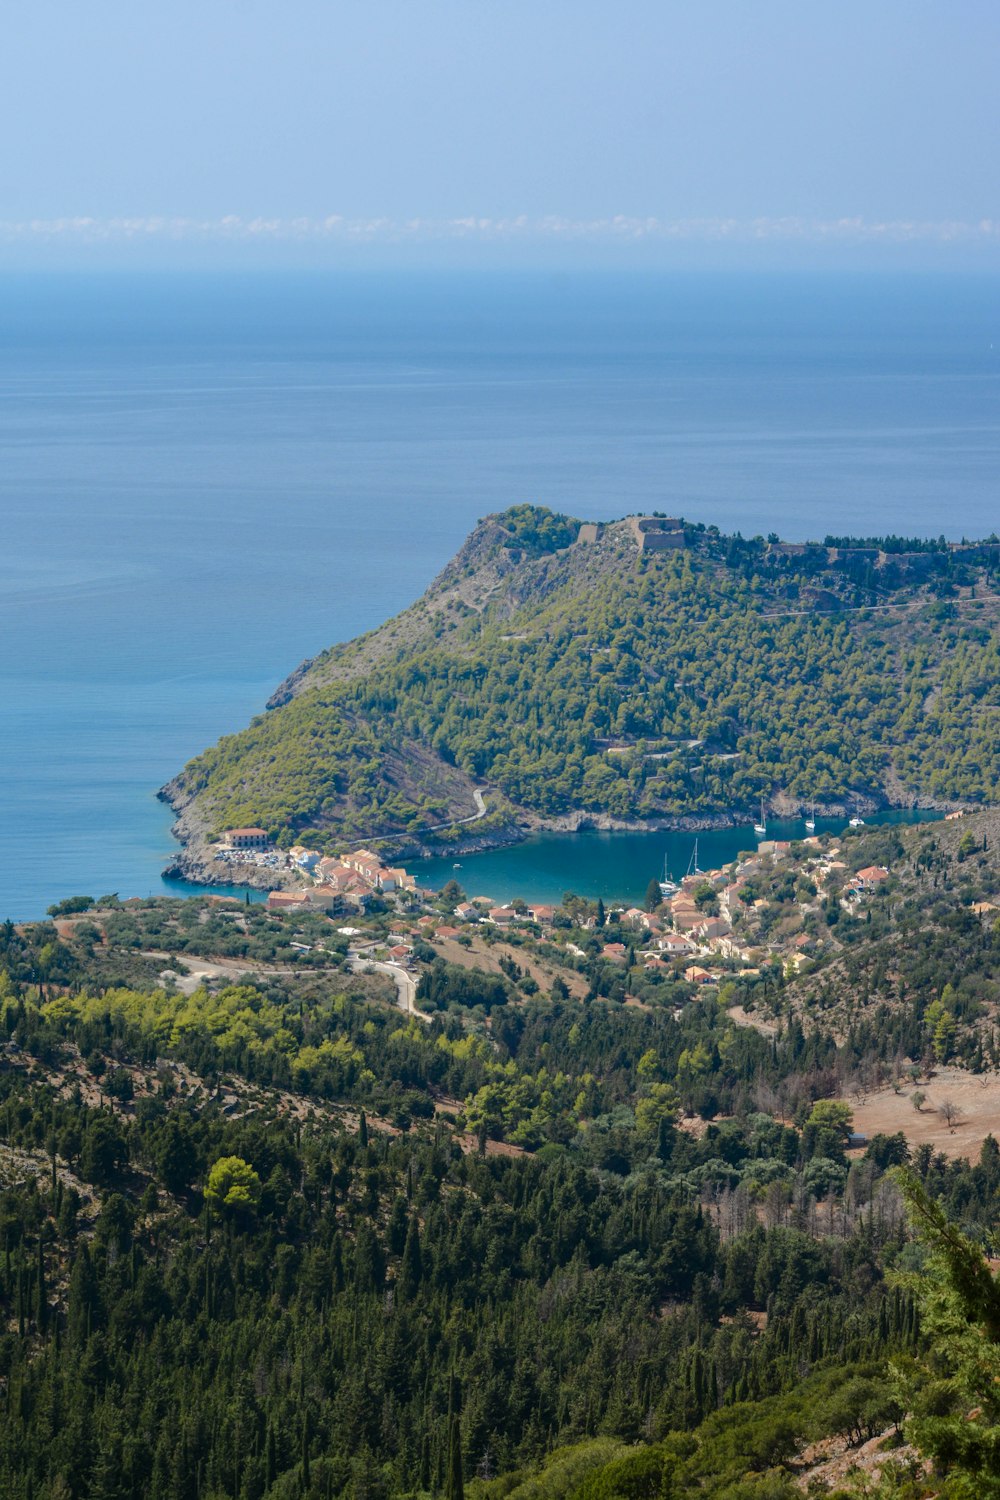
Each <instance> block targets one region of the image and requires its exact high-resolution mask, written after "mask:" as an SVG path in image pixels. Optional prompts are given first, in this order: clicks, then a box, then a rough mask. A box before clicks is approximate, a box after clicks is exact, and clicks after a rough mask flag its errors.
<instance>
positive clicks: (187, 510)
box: [0, 274, 1000, 917]
mask: <svg viewBox="0 0 1000 1500" xmlns="http://www.w3.org/2000/svg"><path fill="white" fill-rule="evenodd" d="M998 391H1000V280H998V279H984V278H974V277H966V278H951V279H949V278H944V277H931V276H928V277H919V278H918V277H914V278H895V279H888V278H883V277H859V278H851V277H836V276H822V277H806V276H796V277H786V278H779V277H767V276H760V275H758V276H745V277H738V276H728V275H713V276H706V277H701V278H699V277H696V276H672V277H668V276H664V277H629V276H611V275H605V276H591V277H577V276H563V277H557V276H552V275H538V276H528V275H500V274H497V275H481V276H457V277H456V276H450V277H433V276H421V277H404V276H398V275H397V276H389V275H378V276H375V275H372V276H369V277H365V276H360V275H353V276H341V277H338V276H326V277H323V276H304V275H286V276H275V275H269V276H266V275H260V276H256V277H247V278H242V279H241V278H222V277H200V276H195V275H187V276H174V277H169V276H156V275H147V276H142V277H101V276H90V277H70V276H42V275H39V276H36V277H6V278H4V279H2V280H0V455H2V465H0V641H2V644H3V651H2V655H0V841H2V842H0V853H2V856H3V857H2V859H0V915H7V914H9V915H11V916H14V917H27V916H34V915H38V914H40V913H41V912H42V911H44V909H45V907H46V906H47V905H48V904H49V902H51V901H52V900H54V899H57V898H59V897H62V896H66V895H71V894H75V893H90V894H94V895H100V894H102V893H104V892H106V891H112V890H116V891H118V892H119V893H120V894H121V895H123V896H124V895H129V894H146V893H148V892H150V891H159V890H163V889H166V888H167V887H165V886H164V884H163V883H162V881H161V879H160V870H161V868H162V866H163V863H164V862H165V860H166V859H167V858H168V857H169V854H170V852H171V839H170V821H171V820H170V814H169V811H168V810H167V809H166V808H164V807H163V806H162V805H161V804H159V803H158V802H157V801H156V799H155V791H156V789H157V788H158V787H159V786H160V785H161V784H162V783H163V782H164V781H165V780H167V779H168V778H169V777H170V775H171V774H172V773H173V772H174V771H176V770H177V769H178V768H179V767H180V766H181V765H182V764H183V763H184V762H185V760H187V759H188V757H190V756H191V755H192V754H194V753H196V752H197V751H198V750H200V749H201V748H202V747H203V746H204V745H206V744H208V743H211V742H212V741H214V740H215V739H216V738H218V736H219V735H220V734H224V733H227V732H230V731H232V730H235V729H237V728H239V727H240V726H241V725H242V724H244V723H245V722H246V721H247V719H248V718H249V717H250V716H251V715H252V714H253V713H255V712H258V711H259V710H260V709H261V708H262V706H263V704H264V702H265V700H266V698H267V696H268V694H269V692H270V691H271V689H272V688H273V687H274V685H275V684H276V683H277V682H278V681H279V680H280V679H281V678H282V677H283V676H284V675H285V674H286V673H287V672H288V670H289V669H290V668H291V667H293V666H294V665H295V664H296V663H297V662H298V661H300V660H301V659H302V658H303V657H304V656H306V655H309V654H311V653H313V652H315V651H317V650H319V649H320V648H322V647H323V646H326V645H328V644H330V643H331V642H332V641H336V640H342V639H347V638H349V637H351V636H353V635H355V634H357V633H358V632H359V631H362V630H366V629H369V628H371V627H372V626H374V625H376V624H378V623H379V622H380V621H381V620H383V619H384V618H386V617H387V616H388V615H391V614H392V613H394V612H395V611H396V610H398V609H399V608H401V607H402V606H404V605H405V604H407V603H409V602H410V601H411V600H412V599H414V598H415V597H416V596H417V595H418V594H419V593H420V592H421V591H422V590H423V588H424V587H425V586H426V584H427V583H428V582H429V580H430V579H431V578H432V577H433V576H434V574H435V573H436V572H437V571H438V570H439V569H440V567H441V566H442V565H443V563H444V562H445V561H446V560H447V559H448V557H449V556H451V554H452V553H453V552H454V551H455V549H456V548H457V547H458V546H459V545H460V543H461V541H462V539H463V537H464V536H465V534H466V533H467V531H468V530H469V528H470V527H471V526H472V525H474V524H475V522H476V520H477V519H478V518H479V517H480V516H482V515H484V514H486V513H487V512H488V511H491V510H497V509H501V508H503V507H505V506H506V505H508V504H511V503H513V502H515V501H521V500H532V501H537V502H540V503H544V504H548V505H551V506H554V507H557V508H561V509H565V510H569V511H571V512H573V513H574V514H577V515H580V516H591V517H611V516H615V515H622V514H625V513H627V512H629V511H637V510H647V509H660V510H666V511H668V512H680V513H682V514H684V515H686V516H688V517H690V518H692V519H694V520H703V521H705V522H706V523H712V522H714V523H716V524H718V525H720V526H722V527H723V528H725V529H740V530H742V531H743V532H744V533H745V534H752V533H755V532H758V531H760V532H768V531H771V530H774V531H778V532H780V533H781V534H783V535H784V536H787V537H790V538H801V537H805V536H810V535H812V536H816V535H820V536H821V535H823V534H825V533H826V532H828V531H838V532H839V531H857V532H865V533H868V532H883V531H900V532H915V533H921V534H935V535H937V534H939V533H942V532H943V533H944V534H945V535H947V536H949V537H960V536H961V535H963V534H967V535H970V536H971V535H977V534H983V533H987V532H989V531H991V530H992V529H993V528H994V527H995V526H996V525H997V516H998V505H997V491H996V476H997V474H998V472H1000V412H998ZM581 837H583V838H586V837H589V836H581ZM631 838H632V836H631V835H624V836H623V839H624V842H623V843H622V845H621V849H622V851H625V850H627V849H628V848H629V847H630V844H629V842H628V841H629V840H631ZM544 847H545V849H546V850H548V849H549V845H548V844H546V845H545V846H544ZM578 847H579V848H581V849H584V850H589V848H590V845H589V844H586V843H584V844H582V845H579V846H578V845H576V844H574V845H572V848H573V849H574V850H575V849H577V848H578ZM616 847H617V846H616ZM654 852H655V851H654V850H653V849H652V848H651V849H650V851H649V854H650V857H649V858H648V859H647V857H646V855H645V853H643V855H642V860H641V863H642V867H643V868H642V875H641V878H640V885H641V887H642V888H643V889H644V887H645V883H646V881H647V880H648V878H649V873H650V872H651V867H652V868H654V869H655V868H658V867H659V866H660V865H661V864H662V850H661V851H660V852H659V854H657V855H656V857H655V858H653V857H652V856H653V854H654ZM681 852H683V851H681ZM548 857H549V855H548V854H547V853H546V854H543V853H542V852H541V850H540V849H539V850H538V851H536V850H535V846H534V845H526V846H521V847H520V848H519V849H518V850H514V851H508V852H506V853H505V854H504V855H503V856H501V855H497V856H489V858H491V859H500V858H506V859H510V860H515V861H525V860H527V861H529V862H530V861H535V860H537V861H539V863H538V866H537V867H538V870H539V875H538V878H539V880H541V879H542V874H541V871H542V870H543V868H544V861H545V860H546V859H548ZM619 857H620V858H622V859H623V860H627V862H628V863H629V865H631V864H632V863H633V860H632V855H631V854H626V853H624V852H623V853H622V854H621V855H620V856H619V855H617V854H616V855H614V856H612V855H610V854H609V853H607V852H606V851H605V850H604V846H603V845H602V846H601V854H600V869H603V868H605V867H606V866H607V865H608V862H609V860H611V859H612V858H615V859H617V858H619ZM578 859H579V856H578V855H577V854H575V853H574V854H572V855H571V856H570V855H567V862H570V863H575V862H577V861H578ZM635 862H636V864H638V862H639V861H638V860H636V861H635ZM684 862H685V863H686V860H685V861H684ZM529 873H530V868H529V866H524V867H523V868H522V873H521V875H520V876H519V881H520V884H519V889H521V890H522V891H523V892H524V893H525V894H532V890H531V889H530V888H529V886H528V884H527V879H528V875H529ZM553 878H556V877H553ZM594 878H595V879H596V878H599V873H598V874H595V876H594ZM600 878H603V877H600ZM616 879H617V877H616ZM499 880H500V872H499V869H498V872H497V875H496V880H495V882H494V883H495V884H496V882H499ZM559 882H562V883H561V884H560V889H559V892H558V894H561V893H562V890H563V889H565V888H566V886H567V885H575V886H576V887H577V888H578V889H581V888H582V885H583V881H582V878H581V876H580V875H579V874H578V875H577V877H576V878H575V879H573V880H567V881H562V877H561V875H559V876H558V879H557V883H559ZM484 884H488V882H487V881H486V878H485V876H484ZM504 889H507V888H505V887H501V886H500V885H499V884H496V889H495V890H493V891H491V892H490V893H491V894H495V895H496V896H497V897H500V896H502V895H503V894H504ZM629 889H630V890H631V889H632V887H631V886H629ZM621 893H625V892H624V891H623V892H621ZM640 893H641V892H640Z"/></svg>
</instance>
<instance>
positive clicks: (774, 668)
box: [169, 507, 1000, 843]
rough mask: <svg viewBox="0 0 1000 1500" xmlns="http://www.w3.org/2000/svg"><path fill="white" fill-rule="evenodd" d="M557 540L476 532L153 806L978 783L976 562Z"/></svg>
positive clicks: (716, 538) (709, 806)
mask: <svg viewBox="0 0 1000 1500" xmlns="http://www.w3.org/2000/svg"><path fill="white" fill-rule="evenodd" d="M524 510H528V511H529V512H530V513H529V514H528V515H527V516H525V515H524V514H522V511H524ZM577 529H578V528H577V523H576V522H569V521H568V520H567V518H565V517H558V516H551V515H549V513H548V512H544V511H537V510H534V509H533V508H523V507H522V508H516V509H515V511H514V512H508V513H506V515H505V516H500V517H498V518H493V519H492V520H491V521H490V522H489V523H484V526H483V527H482V528H481V529H480V532H478V533H476V534H474V536H473V538H472V539H471V540H470V542H469V544H467V547H466V549H464V551H463V553H462V554H460V555H459V558H458V559H456V562H455V563H453V564H452V565H450V567H449V569H447V570H446V571H445V573H444V574H443V575H442V579H441V580H439V581H438V583H437V584H436V585H435V586H434V588H433V589H432V590H430V591H429V593H428V594H427V595H426V596H425V598H424V599H423V600H422V601H419V603H418V604H417V605H415V606H414V607H413V609H411V610H410V611H408V612H407V613H406V614H405V615H404V616H401V617H400V619H399V620H398V621H394V622H391V623H390V625H389V626H386V627H384V628H383V631H382V632H375V633H374V635H373V636H369V637H365V638H363V639H362V640H361V641H359V642H358V643H357V645H356V646H346V647H339V648H336V649H335V650H334V651H332V652H329V653H327V654H326V655H325V656H324V657H321V658H318V659H317V661H316V662H315V663H313V664H311V665H310V667H309V669H308V670H306V671H305V672H304V674H303V675H302V676H301V678H300V679H298V680H297V681H296V683H295V689H294V696H293V697H291V699H290V700H289V701H287V702H284V703H283V704H282V705H281V706H280V707H278V708H276V709H274V710H273V711H271V712H270V713H268V714H265V715H263V716H262V717H260V718H258V719H256V720H255V721H254V722H253V724H252V725H251V726H250V727H249V728H248V729H247V730H245V731H244V732H243V733H241V734H237V735H233V736H230V737H228V738H226V739H224V740H222V741H220V743H219V744H218V745H217V746H215V747H214V748H213V749H210V750H206V751H205V752H204V753H203V754H202V755H201V756H199V757H198V758H197V759H196V760H194V761H192V762H191V764H190V765H189V766H187V767H186V768H185V770H184V772H183V773H182V775H181V776H180V777H179V778H178V780H177V782H176V783H174V784H173V785H172V786H171V788H169V794H170V796H171V798H172V799H173V800H174V801H175V802H176V803H178V804H179V805H181V806H185V805H188V804H190V803H191V802H193V803H194V805H195V807H196V808H197V810H198V813H199V816H200V818H201V821H202V824H203V826H204V825H205V824H208V825H209V826H211V827H221V826H225V825H235V824H240V823H245V822H253V823H255V824H256V823H260V824H263V825H264V826H266V827H267V828H268V829H269V830H270V831H271V832H272V833H273V834H274V835H275V836H276V837H277V838H278V839H279V841H283V842H289V841H291V840H293V839H294V838H300V837H308V838H309V839H311V840H312V841H314V842H316V843H323V842H324V839H327V840H329V839H331V838H332V839H333V840H334V841H336V840H338V839H340V840H343V839H344V838H352V837H357V838H368V837H372V836H374V835H377V834H379V833H383V834H389V833H394V834H400V833H403V834H405V833H410V834H411V835H414V836H416V835H418V834H420V833H421V832H422V831H423V830H425V829H427V828H428V827H430V826H433V825H436V824H442V823H444V824H446V825H447V824H449V823H450V822H451V820H452V819H454V818H455V817H457V816H460V815H463V814H464V815H468V814H470V813H471V812H472V811H474V807H473V803H472V799H471V789H472V788H473V786H476V785H488V786H489V787H491V788H492V789H494V791H495V793H496V794H499V795H498V798H497V799H496V800H495V805H494V811H496V810H500V809H503V808H504V807H505V806H507V805H509V804H512V805H513V806H514V807H516V808H518V809H521V810H522V811H526V812H529V813H531V814H534V815H536V816H538V817H541V818H552V817H556V816H560V815H564V814H567V813H569V812H572V811H582V812H585V813H593V814H608V815H612V816H615V817H618V818H623V819H664V818H666V819H669V818H675V817H678V816H686V815H691V814H697V815H702V816H709V815H719V814H723V815H725V814H729V813H731V812H733V811H734V810H742V811H743V812H746V811H747V810H750V809H752V808H753V807H754V806H755V805H756V803H757V799H758V798H759V797H760V796H761V795H764V796H766V797H769V798H770V797H772V796H774V795H776V794H777V793H779V792H785V793H787V794H788V795H789V796H791V797H792V798H794V799H797V800H799V801H801V802H805V801H816V802H818V803H820V804H838V803H841V804H842V803H843V802H844V801H845V799H850V798H852V797H868V796H874V797H876V798H881V797H883V796H885V795H887V788H888V794H889V795H891V797H892V798H896V799H898V798H899V797H914V798H918V799H923V800H925V801H926V800H932V799H946V800H956V799H960V800H966V801H969V802H973V803H976V802H980V803H985V802H988V801H989V800H990V798H991V797H992V796H993V795H994V789H995V786H996V784H997V780H998V777H1000V748H998V747H1000V735H998V734H997V722H998V715H1000V635H998V633H997V629H996V601H995V600H994V599H993V597H992V593H991V576H990V573H989V567H990V562H989V559H990V557H991V555H992V554H990V553H989V552H987V553H986V554H985V557H986V561H985V562H983V561H980V562H971V561H970V562H966V561H962V559H961V555H960V554H954V555H953V554H952V553H950V552H940V553H929V554H928V556H931V557H933V558H934V559H936V560H937V561H938V562H939V564H940V567H939V571H938V572H937V573H935V574H934V576H933V577H932V579H931V580H930V582H929V583H921V584H913V583H908V582H906V580H905V578H904V579H903V580H901V581H899V580H897V581H896V583H895V586H890V581H891V580H892V578H893V576H894V575H893V574H892V572H891V569H890V570H889V571H883V572H880V573H878V574H877V575H876V574H875V573H873V572H872V569H871V568H870V567H868V569H867V572H862V573H860V574H859V573H858V572H857V570H855V571H854V572H851V571H850V570H848V571H846V572H845V571H844V570H843V569H842V568H840V569H838V568H837V567H831V566H828V564H827V561H826V559H827V552H826V549H822V548H816V549H813V551H812V552H811V553H810V554H809V555H806V556H800V557H799V556H794V557H789V556H787V555H785V554H784V553H782V552H780V551H778V550H776V549H775V548H771V547H768V546H767V544H765V543H763V542H762V541H760V540H756V541H744V540H743V539H741V538H739V537H735V538H734V537H722V536H720V535H718V534H717V533H716V532H714V531H705V530H704V529H696V528H689V529H688V532H687V535H688V540H689V545H688V546H687V547H686V549H685V550H683V551H677V552H663V553H656V552H652V553H646V552H639V551H638V548H637V543H636V540H635V537H634V535H633V533H632V531H631V529H630V527H629V525H628V524H627V523H624V522H623V523H619V524H617V525H614V526H609V527H606V528H604V530H603V531H602V533H601V535H600V536H599V537H598V539H597V540H596V541H592V542H588V541H578V542H576V544H575V545H571V546H567V545H566V543H567V541H568V539H569V538H570V537H571V536H573V535H575V533H576V531H577ZM498 556H499V557H500V562H499V563H498V561H497V559H498ZM974 556H978V554H974ZM887 580H889V581H887ZM820 585H822V587H820ZM977 590H978V597H977V596H976V594H977ZM984 590H985V597H984ZM470 601H471V602H470ZM869 605H871V606H876V605H877V606H880V609H879V610H875V609H874V608H872V609H868V608H866V607H865V606H869ZM885 605H891V606H892V608H889V609H881V606H885ZM477 831H478V832H482V831H483V828H482V825H480V826H479V828H478V829H477ZM453 834H454V830H451V831H450V833H449V832H448V831H446V833H445V837H449V836H453Z"/></svg>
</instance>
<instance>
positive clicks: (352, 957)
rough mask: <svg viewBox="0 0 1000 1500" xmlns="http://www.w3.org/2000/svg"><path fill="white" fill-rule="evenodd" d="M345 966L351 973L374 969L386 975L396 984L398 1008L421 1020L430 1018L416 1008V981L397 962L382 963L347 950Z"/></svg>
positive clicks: (361, 972)
mask: <svg viewBox="0 0 1000 1500" xmlns="http://www.w3.org/2000/svg"><path fill="white" fill-rule="evenodd" d="M347 967H348V968H349V969H350V971H351V973H352V974H365V973H370V972H371V971H372V970H373V969H374V971H375V972H376V973H377V974H385V975H387V976H388V978H390V979H391V980H392V981H393V983H394V984H395V986H396V1004H397V1006H398V1007H399V1009H400V1010H401V1011H403V1012H404V1013H405V1014H406V1015H408V1016H416V1017H417V1018H418V1020H421V1021H429V1020H430V1019H431V1018H430V1016H429V1015H428V1014H427V1012H426V1011H423V1010H418V1009H417V981H416V980H415V979H414V977H413V975H412V974H409V973H408V972H407V971H406V969H404V968H401V966H400V965H399V964H387V963H382V962H381V961H379V960H378V959H374V958H366V957H365V956H364V954H362V953H358V952H356V951H354V950H348V954H347Z"/></svg>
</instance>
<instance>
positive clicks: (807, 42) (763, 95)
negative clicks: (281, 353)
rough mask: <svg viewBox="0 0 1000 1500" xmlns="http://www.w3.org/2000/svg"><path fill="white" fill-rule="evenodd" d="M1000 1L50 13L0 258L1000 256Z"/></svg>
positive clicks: (331, 3) (15, 39)
mask: <svg viewBox="0 0 1000 1500" xmlns="http://www.w3.org/2000/svg"><path fill="white" fill-rule="evenodd" d="M998 58H1000V6H998V5H997V4H996V0H948V3H945V0H935V3H930V0H838V3H837V4H835V5H832V4H820V3H819V0H282V3H281V4H276V3H275V0H266V3H265V0H170V3H169V4H167V5H158V6H152V5H144V4H139V3H136V0H87V4H86V5H81V4H80V3H79V0H32V3H31V4H30V5H27V4H21V5H16V6H10V7H8V8H7V12H6V14H5V18H4V40H3V48H2V51H0V140H2V141H3V142H4V150H3V152H2V153H0V265H7V266H10V265H35V264H47V263H59V264H67V263H70V264H77V263H78V264H80V265H91V264H95V265H100V264H112V263H115V264H117V263H123V262H124V263H135V264H143V263H157V264H171V263H178V264H180V263H191V262H197V263H200V262H204V263H219V264H233V265H244V264H247V265H249V264H254V263H280V262H282V261H288V262H294V263H307V264H316V265H326V264H329V265H336V264H340V263H344V264H347V263H350V264H359V263H360V264H363V263H366V262H369V261H370V262H373V263H379V262H396V263H408V262H413V263H441V264H447V263H453V262H454V263H476V262H477V261H481V262H484V263H485V262H496V263H504V262H510V263H521V264H531V263H534V262H538V263H552V262H560V261H565V262H566V263H588V262H594V263H611V264H642V265H651V264H652V265H655V264H665V265H669V264H680V263H694V264H700V263H711V262H712V261H713V259H716V260H717V259H722V260H726V259H728V260H730V261H734V260H735V261H736V262H739V261H741V260H742V261H744V262H746V263H748V264H752V263H756V262H762V263H767V262H768V261H772V262H780V261H782V260H783V259H789V258H791V259H794V258H796V257H799V258H803V259H805V260H810V259H812V260H815V261H817V262H837V263H843V264H847V265H850V264H852V263H858V264H861V263H867V262H870V261H873V260H874V261H877V262H880V263H883V264H887V265H893V264H898V265H900V266H905V265H911V264H924V263H926V264H940V265H948V264H962V265H976V266H982V267H988V268H991V269H992V268H994V267H995V266H996V265H997V263H998V261H1000V201H998V182H1000V174H998V172H997V159H998V146H1000V139H998V135H1000V132H998V108H1000V106H998V99H1000V90H998V88H997V59H998Z"/></svg>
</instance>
